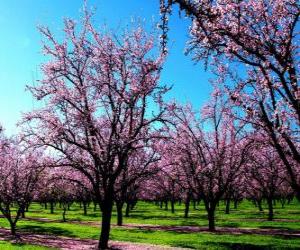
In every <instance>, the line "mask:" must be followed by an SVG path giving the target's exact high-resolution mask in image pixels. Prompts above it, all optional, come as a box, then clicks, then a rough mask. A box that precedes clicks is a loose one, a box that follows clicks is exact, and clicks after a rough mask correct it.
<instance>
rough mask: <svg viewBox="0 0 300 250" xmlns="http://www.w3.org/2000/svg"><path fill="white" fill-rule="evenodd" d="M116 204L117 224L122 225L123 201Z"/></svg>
mask: <svg viewBox="0 0 300 250" xmlns="http://www.w3.org/2000/svg"><path fill="white" fill-rule="evenodd" d="M116 206H117V225H118V226H122V225H123V212H122V208H123V202H116Z"/></svg>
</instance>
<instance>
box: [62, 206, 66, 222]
mask: <svg viewBox="0 0 300 250" xmlns="http://www.w3.org/2000/svg"><path fill="white" fill-rule="evenodd" d="M66 212H67V207H66V206H65V205H63V214H62V217H63V222H66V221H67V220H66Z"/></svg>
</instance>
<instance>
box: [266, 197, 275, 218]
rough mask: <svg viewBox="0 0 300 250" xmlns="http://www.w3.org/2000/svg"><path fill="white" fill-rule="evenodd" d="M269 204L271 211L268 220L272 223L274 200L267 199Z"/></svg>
mask: <svg viewBox="0 0 300 250" xmlns="http://www.w3.org/2000/svg"><path fill="white" fill-rule="evenodd" d="M267 202H268V209H269V214H268V220H269V221H272V220H273V218H274V212H273V201H272V198H268V199H267Z"/></svg>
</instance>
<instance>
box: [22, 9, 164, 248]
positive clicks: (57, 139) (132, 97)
mask: <svg viewBox="0 0 300 250" xmlns="http://www.w3.org/2000/svg"><path fill="white" fill-rule="evenodd" d="M78 30H80V31H78ZM40 31H41V33H42V34H43V35H44V37H45V40H46V41H45V44H44V50H43V51H44V53H45V55H46V56H47V58H48V62H46V63H45V64H44V65H43V66H42V71H43V75H44V76H43V79H42V80H41V81H40V83H39V85H38V86H36V87H30V90H31V92H32V94H33V95H34V97H35V98H36V99H37V100H42V101H43V103H44V104H45V105H44V106H43V107H42V108H40V109H38V110H35V111H33V112H31V113H29V114H27V115H26V116H25V118H24V119H25V122H26V121H28V124H30V125H29V126H27V132H28V134H30V135H31V136H32V137H33V138H34V140H35V141H36V142H37V144H40V145H44V146H47V147H50V148H52V150H55V151H56V152H57V156H60V157H61V159H62V161H65V165H69V166H71V167H73V168H74V169H76V170H77V171H80V172H81V173H82V174H83V175H85V176H86V178H87V179H88V180H89V181H90V184H91V186H92V187H93V191H94V194H95V197H96V200H97V201H98V203H99V206H100V208H101V211H102V227H101V235H100V240H99V249H106V248H107V247H108V240H109V232H110V221H111V213H112V206H113V200H114V196H115V187H116V181H117V179H118V178H119V177H120V175H121V174H122V173H123V172H124V170H125V169H126V168H127V166H128V159H129V156H130V155H131V154H133V153H134V152H135V151H137V150H139V149H140V148H145V147H148V146H149V145H150V144H151V143H152V141H153V140H154V139H157V137H158V134H157V133H155V130H157V129H159V126H157V125H156V126H154V124H158V123H160V122H162V121H163V113H164V110H163V108H162V106H161V104H162V96H163V94H164V93H165V92H166V91H167V88H166V87H163V86H160V85H159V75H160V70H161V67H162V62H163V57H162V56H160V55H158V56H155V55H154V54H155V53H154V49H153V48H154V46H155V45H154V41H153V38H151V37H150V36H148V35H146V34H145V32H144V31H143V30H142V29H141V28H137V29H136V30H134V31H132V32H127V33H126V34H124V37H123V38H122V39H118V38H116V37H115V36H114V35H113V34H104V33H99V32H98V31H97V30H96V29H95V28H94V26H93V24H92V23H91V15H90V13H88V12H85V15H84V17H83V19H82V23H81V28H79V26H77V25H76V22H74V21H73V20H69V19H68V20H65V27H64V32H65V38H64V40H62V41H58V40H57V39H56V38H55V37H54V36H53V34H52V33H51V32H50V30H49V29H48V28H46V27H42V28H40Z"/></svg>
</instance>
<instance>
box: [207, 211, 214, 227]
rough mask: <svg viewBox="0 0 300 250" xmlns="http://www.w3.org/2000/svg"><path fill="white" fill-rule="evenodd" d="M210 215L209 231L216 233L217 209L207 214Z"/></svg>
mask: <svg viewBox="0 0 300 250" xmlns="http://www.w3.org/2000/svg"><path fill="white" fill-rule="evenodd" d="M207 215H208V230H209V231H215V230H216V227H215V209H209V210H208V212H207Z"/></svg>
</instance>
